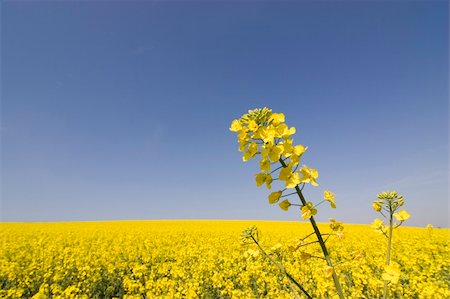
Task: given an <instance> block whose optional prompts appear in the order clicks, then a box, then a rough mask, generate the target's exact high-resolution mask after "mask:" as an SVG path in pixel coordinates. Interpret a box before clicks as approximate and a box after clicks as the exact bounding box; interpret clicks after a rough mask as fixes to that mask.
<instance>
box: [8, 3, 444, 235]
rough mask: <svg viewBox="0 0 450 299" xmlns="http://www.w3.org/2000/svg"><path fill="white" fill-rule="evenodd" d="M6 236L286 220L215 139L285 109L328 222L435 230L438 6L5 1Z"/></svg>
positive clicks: (230, 143) (311, 191)
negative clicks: (24, 224)
mask: <svg viewBox="0 0 450 299" xmlns="http://www.w3.org/2000/svg"><path fill="white" fill-rule="evenodd" d="M1 13H2V15H1V19H2V21H1V22H2V23H1V25H2V32H1V39H2V40H1V42H2V43H1V45H2V46H1V56H2V57H1V58H2V115H1V116H2V123H1V134H2V167H1V172H2V173H1V174H2V189H1V197H2V199H1V220H2V221H73V220H106V219H181V218H182V219H278V220H297V219H299V215H298V213H296V211H295V210H291V211H289V212H284V211H282V210H280V209H279V208H278V207H277V206H270V205H269V204H268V202H267V194H268V193H269V191H267V190H265V189H262V188H257V187H256V185H255V183H254V177H253V175H254V174H255V173H256V172H257V171H258V166H257V164H256V163H255V161H251V162H249V163H247V164H244V163H242V160H241V154H240V153H239V152H238V151H237V143H236V136H235V135H234V134H233V133H231V132H229V131H228V128H229V125H230V123H231V121H232V119H234V118H238V117H240V115H242V114H243V113H245V112H246V111H247V110H248V109H253V108H257V107H264V106H267V107H270V108H272V109H273V110H274V111H275V112H284V113H285V115H286V120H287V123H288V124H289V125H291V126H295V127H296V128H297V134H296V135H295V137H294V141H295V142H298V143H301V144H304V145H306V146H308V152H307V153H306V154H305V155H304V157H303V163H305V164H307V165H309V166H311V167H314V168H317V169H318V170H319V173H320V177H319V187H317V188H313V187H307V189H306V190H305V195H306V197H307V198H308V199H309V200H311V201H318V200H320V199H321V196H322V192H323V189H330V190H333V191H334V192H335V193H336V194H337V197H336V203H337V209H336V210H332V209H330V208H328V207H325V206H324V207H322V208H321V209H320V210H319V214H318V216H317V218H318V220H319V221H327V219H328V218H329V217H334V218H336V219H338V220H341V221H344V222H350V223H370V222H372V220H373V218H375V217H377V214H376V213H375V212H374V211H372V209H371V203H372V201H373V200H374V199H375V198H376V194H378V193H379V192H382V191H385V190H391V189H395V190H397V191H399V193H401V194H403V195H404V196H405V201H406V204H405V207H404V208H405V209H406V210H407V211H409V212H410V214H411V215H412V217H411V219H410V220H409V221H408V222H407V224H409V225H412V226H425V225H426V224H428V223H432V224H433V225H435V226H449V193H448V183H449V175H448V173H449V172H448V169H449V160H448V150H449V129H448V126H449V121H448V116H449V100H448V99H449V85H448V82H449V59H448V57H449V54H448V53H449V46H448V44H449V40H448V35H449V32H448V31H449V30H448V25H449V20H448V2H447V1H423V2H422V1H405V2H403V1H396V2H388V1H381V2H375V1H373V2H372V1H370V2H369V1H368V2H366V1H364V2H357V1H349V2H339V3H332V2H283V3H275V2H233V3H232V2H219V3H211V2H210V3H206V2H188V3H184V2H167V3H162V2H159V1H158V2H145V1H142V2H140V1H136V2H101V1H96V2H38V3H36V2H13V1H5V2H2V3H1Z"/></svg>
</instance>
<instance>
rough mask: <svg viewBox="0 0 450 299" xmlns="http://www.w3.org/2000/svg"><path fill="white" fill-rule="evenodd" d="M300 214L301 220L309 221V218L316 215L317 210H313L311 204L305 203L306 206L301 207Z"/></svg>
mask: <svg viewBox="0 0 450 299" xmlns="http://www.w3.org/2000/svg"><path fill="white" fill-rule="evenodd" d="M301 212H302V218H303V219H309V218H311V216H314V215H316V214H317V209H316V208H314V206H313V204H312V202H308V203H306V205H304V206H302V207H301Z"/></svg>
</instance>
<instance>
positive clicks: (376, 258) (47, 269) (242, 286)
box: [0, 219, 450, 299]
mask: <svg viewBox="0 0 450 299" xmlns="http://www.w3.org/2000/svg"><path fill="white" fill-rule="evenodd" d="M330 221H331V224H319V226H320V229H321V230H323V231H327V230H330V229H331V231H334V232H338V231H339V230H340V228H339V227H340V223H339V222H337V221H335V220H331V219H330ZM251 225H257V226H258V228H259V229H260V230H261V231H262V232H263V233H262V235H261V236H260V237H259V239H260V242H261V243H262V245H263V246H264V247H265V248H271V249H270V252H274V253H273V254H277V255H280V256H282V259H283V265H284V266H285V268H286V271H288V272H289V273H290V274H291V275H292V276H293V277H295V278H296V279H297V280H298V281H300V282H301V284H302V285H303V286H304V287H305V289H306V290H307V291H308V292H309V293H310V294H311V296H312V297H313V298H327V297H328V298H331V297H333V294H334V292H335V291H334V287H333V285H332V279H331V278H330V276H331V275H332V274H333V269H331V268H329V267H326V266H324V264H323V261H322V260H321V259H317V258H315V257H317V256H320V253H321V251H320V248H319V246H317V244H316V245H314V246H307V247H299V246H301V245H302V242H299V241H296V246H294V247H290V246H284V245H281V244H290V243H292V242H293V241H294V240H298V236H299V235H307V234H308V233H310V232H311V230H310V229H311V228H310V225H309V224H307V223H298V222H273V221H259V222H257V221H251V222H250V221H117V222H91V223H89V222H84V223H35V224H24V223H16V224H15V223H2V224H0V241H1V244H2V249H1V255H0V285H1V288H0V298H14V299H16V298H35V299H36V298H167V299H169V298H170V299H172V298H255V297H262V298H281V299H283V298H285V299H287V298H292V293H291V292H290V289H289V285H288V283H287V281H286V278H285V277H284V276H283V275H282V274H281V273H280V271H279V269H278V268H277V267H276V266H274V265H273V264H271V263H269V262H268V261H267V259H264V258H263V257H262V256H261V254H260V253H259V251H258V249H257V248H256V246H254V245H246V246H242V245H241V242H240V241H239V235H240V232H241V231H242V230H243V229H244V228H246V227H249V226H251ZM430 229H431V230H432V232H433V233H432V234H431V233H430V232H429V230H430ZM345 230H346V238H345V240H338V239H332V238H331V239H330V240H328V242H327V245H328V246H329V248H330V251H331V252H332V258H333V260H335V261H336V262H337V263H338V265H337V266H336V267H335V268H334V272H336V273H337V275H338V276H339V277H340V279H341V280H342V281H345V282H346V283H345V284H343V289H344V293H345V295H346V297H347V298H380V297H381V295H382V288H383V286H382V284H383V281H382V280H380V276H381V273H382V272H383V273H384V274H383V275H384V278H385V279H390V280H391V281H392V284H391V285H390V292H389V297H390V298H430V299H431V298H436V299H437V298H450V290H449V288H448V286H449V283H450V277H449V275H448V273H449V272H450V271H449V270H450V269H449V265H448V256H449V255H450V247H449V246H448V240H449V238H450V230H449V229H437V228H428V229H427V228H408V227H401V228H399V229H398V230H397V232H396V237H395V240H396V244H395V247H394V248H393V252H392V255H393V260H395V261H396V263H395V264H393V265H392V267H390V268H386V267H385V266H384V258H385V253H384V252H383V251H382V250H380V238H379V237H378V236H377V234H376V233H375V232H373V231H372V230H371V229H370V227H369V226H367V225H346V228H345ZM309 241H310V240H309V239H308V240H306V241H305V242H309ZM245 253H246V254H245ZM394 282H395V283H394Z"/></svg>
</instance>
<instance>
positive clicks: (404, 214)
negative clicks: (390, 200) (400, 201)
mask: <svg viewBox="0 0 450 299" xmlns="http://www.w3.org/2000/svg"><path fill="white" fill-rule="evenodd" d="M394 217H395V218H396V219H397V221H401V222H403V221H405V220H408V219H409V217H411V215H409V214H408V212H406V211H405V210H401V211H400V212H398V213H394Z"/></svg>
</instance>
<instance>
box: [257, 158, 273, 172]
mask: <svg viewBox="0 0 450 299" xmlns="http://www.w3.org/2000/svg"><path fill="white" fill-rule="evenodd" d="M259 166H260V167H261V171H262V172H269V171H270V161H269V160H267V159H262V160H261V161H259Z"/></svg>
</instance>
